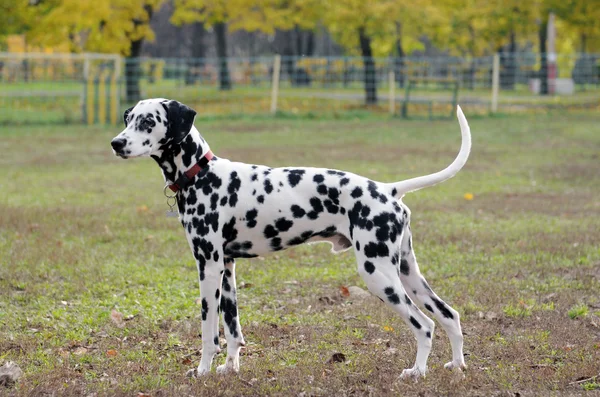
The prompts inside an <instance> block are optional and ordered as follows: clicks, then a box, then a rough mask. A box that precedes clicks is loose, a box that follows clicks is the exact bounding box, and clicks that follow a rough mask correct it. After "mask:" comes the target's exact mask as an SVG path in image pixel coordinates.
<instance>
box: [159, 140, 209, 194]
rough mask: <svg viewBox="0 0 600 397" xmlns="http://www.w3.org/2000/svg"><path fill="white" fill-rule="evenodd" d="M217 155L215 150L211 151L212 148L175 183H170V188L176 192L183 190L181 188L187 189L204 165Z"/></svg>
mask: <svg viewBox="0 0 600 397" xmlns="http://www.w3.org/2000/svg"><path fill="white" fill-rule="evenodd" d="M213 157H215V155H214V154H213V152H211V151H210V150H209V151H208V152H206V154H205V155H204V156H203V157H202V158H201V159H200V160H199V161H198V162H197V163H196V164H194V165H193V166H192V168H190V169H189V170H187V171H186V172H184V173H183V174H182V175H181V176H180V177H179V178H178V179H177V180H176V181H175V182H174V183H172V184H171V185H169V189H171V190H172V191H174V192H175V193H177V191H179V190H181V189H185V188H186V187H188V185H189V184H190V182H191V181H192V179H193V178H194V177H195V176H196V175H198V173H199V172H200V171H202V169H203V168H204V167H206V165H207V164H208V162H209V161H210V160H211V159H212V158H213Z"/></svg>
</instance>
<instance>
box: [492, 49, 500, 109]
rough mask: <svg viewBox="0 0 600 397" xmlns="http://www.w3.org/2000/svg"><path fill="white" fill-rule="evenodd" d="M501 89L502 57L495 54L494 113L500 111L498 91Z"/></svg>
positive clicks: (493, 67) (493, 66)
mask: <svg viewBox="0 0 600 397" xmlns="http://www.w3.org/2000/svg"><path fill="white" fill-rule="evenodd" d="M499 89H500V56H499V55H498V54H494V63H493V65H492V113H496V112H497V111H498V91H499Z"/></svg>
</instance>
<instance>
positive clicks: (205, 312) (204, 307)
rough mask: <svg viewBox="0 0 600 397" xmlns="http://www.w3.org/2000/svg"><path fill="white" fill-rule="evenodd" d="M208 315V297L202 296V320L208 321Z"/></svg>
mask: <svg viewBox="0 0 600 397" xmlns="http://www.w3.org/2000/svg"><path fill="white" fill-rule="evenodd" d="M207 315H208V302H207V301H206V298H202V321H206V316H207Z"/></svg>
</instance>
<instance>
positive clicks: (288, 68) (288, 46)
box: [280, 30, 296, 85]
mask: <svg viewBox="0 0 600 397" xmlns="http://www.w3.org/2000/svg"><path fill="white" fill-rule="evenodd" d="M280 34H281V37H282V43H283V48H282V49H281V58H282V59H281V68H282V70H283V73H285V74H286V75H287V78H288V80H289V81H290V84H292V85H294V84H295V79H294V69H296V62H295V59H294V47H293V46H292V44H294V43H293V40H292V39H293V37H292V31H291V30H284V31H280Z"/></svg>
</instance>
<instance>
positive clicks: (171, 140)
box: [110, 98, 196, 159]
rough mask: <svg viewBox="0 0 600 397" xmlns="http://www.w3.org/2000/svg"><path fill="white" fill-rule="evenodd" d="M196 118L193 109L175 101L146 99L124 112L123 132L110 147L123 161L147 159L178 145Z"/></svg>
mask: <svg viewBox="0 0 600 397" xmlns="http://www.w3.org/2000/svg"><path fill="white" fill-rule="evenodd" d="M195 117H196V112H195V111H194V110H192V109H190V108H189V107H187V106H186V105H184V104H182V103H179V102H177V101H172V100H168V99H163V98H154V99H145V100H143V101H140V102H138V103H137V105H135V106H134V107H132V108H129V109H127V110H126V111H125V113H124V114H123V121H124V122H125V129H124V130H123V131H122V132H121V133H120V134H119V135H117V136H116V137H115V138H114V139H113V140H112V141H111V142H110V144H111V146H112V148H113V152H114V153H115V155H117V156H120V157H122V158H124V159H126V158H130V157H141V156H150V155H152V154H156V153H158V152H161V151H164V150H165V149H166V148H168V147H169V146H171V145H178V144H180V143H181V142H182V141H183V139H184V138H185V137H186V136H187V135H188V134H189V133H190V131H191V129H192V127H193V125H194V118H195Z"/></svg>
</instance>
